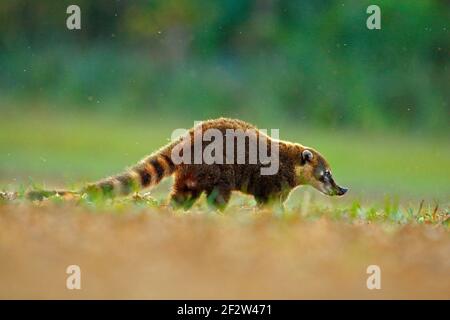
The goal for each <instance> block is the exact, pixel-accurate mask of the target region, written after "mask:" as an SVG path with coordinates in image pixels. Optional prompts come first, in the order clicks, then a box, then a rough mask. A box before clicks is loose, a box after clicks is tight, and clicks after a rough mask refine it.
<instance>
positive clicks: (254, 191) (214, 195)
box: [28, 118, 348, 209]
mask: <svg viewBox="0 0 450 320" xmlns="http://www.w3.org/2000/svg"><path fill="white" fill-rule="evenodd" d="M198 129H201V132H207V130H209V129H214V130H215V131H216V132H220V133H222V134H223V135H224V136H226V135H227V134H228V133H229V130H235V131H239V130H241V131H252V132H254V135H255V137H254V138H256V139H260V140H261V141H263V140H262V139H263V138H264V139H266V140H264V141H266V144H267V147H269V146H271V144H274V143H277V144H278V161H279V163H278V165H279V166H278V171H277V172H276V173H274V174H270V175H263V174H262V173H261V169H262V168H263V167H264V166H265V165H264V164H262V163H261V162H258V161H257V162H256V163H249V162H248V161H247V162H245V163H239V161H231V162H232V163H231V164H229V162H228V161H227V162H223V163H212V164H206V163H195V161H187V163H186V162H182V163H175V162H174V161H173V159H174V158H173V155H174V154H173V151H174V150H175V149H176V148H177V149H179V150H182V151H181V152H180V154H181V155H184V154H183V152H186V150H187V151H192V154H194V153H195V152H194V151H195V150H194V143H193V141H194V139H195V133H196V132H197V131H198ZM186 138H189V139H186ZM244 141H245V148H244V149H243V150H244V151H245V156H246V159H247V160H248V158H250V154H249V150H250V146H249V144H250V139H245V140H244ZM210 143H211V142H208V141H203V140H202V141H201V144H200V146H201V151H204V150H206V148H207V147H208V145H209V144H210ZM223 143H224V144H225V141H223ZM183 144H184V145H183ZM186 144H187V145H186ZM181 146H183V147H185V149H182V148H180V147H181ZM186 147H187V148H186ZM237 147H238V146H235V148H234V153H233V155H232V159H231V160H237V157H238V156H239V155H238V154H237V152H236V151H237ZM222 149H223V152H224V155H225V151H226V147H225V146H223V148H222ZM183 150H184V151H183ZM241 150H242V149H241ZM226 156H227V155H225V157H226ZM228 156H229V155H228ZM188 158H189V159H190V160H193V158H192V155H190V156H189V157H188ZM170 175H173V176H174V184H173V187H172V192H171V195H170V203H171V205H172V206H174V207H181V208H184V209H189V208H190V207H191V206H192V205H193V204H194V202H195V201H196V200H197V199H198V198H199V196H200V195H201V194H202V193H203V192H205V193H206V196H207V200H208V203H209V204H211V205H212V206H213V207H215V208H218V209H223V208H224V207H225V206H226V204H227V203H228V201H229V199H230V196H231V192H232V191H241V192H243V193H246V194H250V195H253V196H254V198H255V200H256V202H257V203H258V204H259V205H264V204H267V203H270V202H272V201H273V202H278V203H283V202H284V200H285V199H286V198H287V196H288V195H289V193H290V191H291V190H292V189H293V188H295V187H296V186H299V185H311V186H313V187H314V188H316V189H317V190H319V191H320V192H322V193H324V194H327V195H330V196H334V195H339V196H341V195H344V194H345V193H346V192H347V190H348V189H347V188H343V187H340V186H339V185H337V184H336V183H335V181H334V180H333V177H332V175H331V171H330V166H329V165H328V162H327V161H326V160H325V158H324V157H323V156H322V155H321V154H320V153H319V152H317V151H316V150H314V149H313V148H309V147H305V146H303V145H301V144H297V143H290V142H286V141H281V140H276V141H275V140H274V139H271V138H270V137H268V136H267V135H265V134H264V133H262V132H261V131H259V130H258V129H257V128H256V127H255V126H253V125H251V124H249V123H247V122H244V121H241V120H237V119H228V118H219V119H214V120H207V121H204V122H201V123H200V124H198V125H197V126H194V127H193V128H192V129H190V130H189V131H188V132H187V134H185V135H184V136H183V137H180V138H179V139H177V140H175V141H174V142H171V143H169V144H168V145H166V146H164V147H163V148H161V149H160V150H158V151H156V152H154V153H153V154H151V155H149V156H147V157H146V158H144V159H143V160H141V161H140V162H139V163H138V164H136V165H135V166H133V167H131V168H129V169H128V170H126V172H124V173H122V174H119V175H115V176H112V177H109V178H106V179H103V180H101V181H98V182H95V183H91V184H88V185H86V186H85V187H84V188H83V189H81V190H80V191H75V192H71V191H31V192H29V193H28V197H29V198H42V197H48V196H50V195H55V194H59V195H63V194H67V193H75V194H88V195H93V196H102V197H114V196H117V195H127V194H130V193H133V192H136V191H137V190H139V189H142V188H146V187H149V186H153V185H156V184H158V183H159V182H160V181H161V180H162V179H163V178H164V177H167V176H170Z"/></svg>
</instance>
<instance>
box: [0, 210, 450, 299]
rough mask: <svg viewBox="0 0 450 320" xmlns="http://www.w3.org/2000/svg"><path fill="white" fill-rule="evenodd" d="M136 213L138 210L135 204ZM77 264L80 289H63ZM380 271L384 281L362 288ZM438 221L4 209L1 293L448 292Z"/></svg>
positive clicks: (447, 256) (446, 242) (443, 232)
mask: <svg viewBox="0 0 450 320" xmlns="http://www.w3.org/2000/svg"><path fill="white" fill-rule="evenodd" d="M130 211H131V212H130ZM72 264H77V265H79V266H80V267H81V272H82V289H81V290H79V291H77V290H68V289H66V277H67V276H68V275H67V274H66V273H65V271H66V268H67V266H68V265H72ZM371 264H376V265H379V266H380V267H381V272H382V277H381V281H382V289H381V290H368V289H367V288H366V279H367V277H368V275H367V274H366V268H367V266H368V265H371ZM449 271H450V234H449V231H448V229H445V228H444V227H442V226H425V225H408V226H394V227H393V226H386V225H382V224H367V223H352V224H350V223H338V222H333V221H331V220H329V219H326V218H321V219H319V220H316V221H309V220H307V219H302V218H290V219H280V218H277V217H274V216H273V215H271V214H270V213H268V212H255V211H254V210H253V209H242V210H241V212H236V213H234V212H228V213H227V214H222V215H219V214H214V213H205V212H203V213H202V212H193V213H189V214H183V213H180V214H173V213H172V212H168V211H165V210H164V209H160V210H158V209H133V210H123V212H121V211H120V210H114V212H113V213H112V212H108V210H104V211H102V212H98V211H94V210H92V211H90V210H88V209H86V208H82V207H77V206H71V205H62V206H57V205H54V204H48V205H43V206H41V207H36V206H32V205H27V204H19V205H8V204H4V205H1V206H0V298H3V299H5V298H6V299H10V298H32V299H36V298H37V299H47V298H57V299H59V298H69V299H72V298H73V299H78V298H87V299H91V298H112V299H118V298H125V299H131V298H133V299H136V298H137V299H141V298H145V299H166V298H174V299H190V298H192V299H197V298H208V299H210V298H223V299H228V298H243V299H244V298H250V299H258V298H263V299H266V298H267V299H301V298H358V299H359V298H361V299H372V298H375V299H378V298H441V299H450V277H449V274H450V272H449Z"/></svg>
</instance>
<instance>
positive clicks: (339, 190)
mask: <svg viewBox="0 0 450 320" xmlns="http://www.w3.org/2000/svg"><path fill="white" fill-rule="evenodd" d="M347 191H348V188H343V187H339V189H338V193H337V194H338V196H343V195H344V194H345V193H346V192H347Z"/></svg>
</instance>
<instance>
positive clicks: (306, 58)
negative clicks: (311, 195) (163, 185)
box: [0, 0, 450, 199]
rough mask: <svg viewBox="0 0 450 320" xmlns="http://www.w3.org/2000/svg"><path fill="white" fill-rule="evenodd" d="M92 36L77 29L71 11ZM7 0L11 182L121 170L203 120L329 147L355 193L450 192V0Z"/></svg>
mask: <svg viewBox="0 0 450 320" xmlns="http://www.w3.org/2000/svg"><path fill="white" fill-rule="evenodd" d="M71 4H77V5H79V6H80V8H81V25H82V29H81V30H68V29H67V28H66V19H67V17H68V14H67V13H66V8H67V6H69V5H71ZM370 4H374V3H373V1H358V0H347V1H346V0H344V1H320V0H316V1H287V0H283V1H271V0H261V1H249V0H227V1H225V0H222V1H193V0H191V1H181V0H162V1H112V0H110V1H106V0H101V1H86V0H78V1H76V2H74V1H50V0H40V1H25V0H15V1H13V0H6V1H2V2H0V117H1V120H0V134H1V137H2V139H0V148H1V149H0V150H1V153H0V186H3V187H4V188H7V189H8V188H16V187H17V186H18V185H20V184H28V183H29V177H32V179H33V181H35V182H38V183H40V182H45V183H47V184H52V183H55V184H60V185H64V184H67V183H69V182H80V181H85V180H94V179H97V178H100V177H102V176H104V175H109V174H112V173H115V172H116V171H119V170H121V169H123V168H124V167H125V166H126V165H129V164H132V163H134V162H136V161H137V160H138V159H140V158H141V157H143V156H144V155H145V154H148V153H150V152H151V151H153V150H154V149H155V148H159V147H160V146H162V145H163V144H165V143H166V142H167V139H168V138H169V137H170V135H171V133H172V130H173V129H175V128H179V127H183V128H188V127H191V126H192V125H193V121H194V120H202V119H206V118H213V117H219V116H226V117H237V118H241V119H243V120H247V121H250V122H252V123H254V124H256V125H257V126H259V127H260V128H280V135H281V138H282V139H287V140H293V141H297V142H300V143H302V144H305V145H309V146H312V147H315V148H316V149H318V150H319V151H321V152H322V153H323V154H324V155H325V156H326V157H327V158H328V159H329V161H330V163H331V164H332V167H333V168H334V174H335V176H336V178H337V180H338V181H339V182H340V183H342V184H343V185H348V186H350V188H351V190H352V192H354V193H355V194H362V195H364V196H370V195H373V194H390V195H392V194H394V195H411V196H415V197H416V196H418V197H432V198H445V199H448V195H449V194H450V193H449V191H450V188H449V183H448V182H449V177H450V151H449V146H450V137H449V134H448V123H449V111H450V108H449V100H450V99H449V98H450V86H449V84H450V70H449V53H450V36H449V28H450V26H449V21H450V4H449V2H448V1H444V0H442V1H439V0H435V1H424V0H408V1H407V0H401V1H381V0H380V1H376V4H377V5H379V6H380V7H381V19H382V22H381V25H382V29H381V30H368V29H367V28H366V19H367V17H368V14H366V8H367V7H368V6H369V5H370Z"/></svg>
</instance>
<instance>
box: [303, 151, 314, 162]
mask: <svg viewBox="0 0 450 320" xmlns="http://www.w3.org/2000/svg"><path fill="white" fill-rule="evenodd" d="M313 158H314V155H313V153H312V152H311V151H310V150H308V149H305V150H303V151H302V163H305V162H309V161H311V160H312V159H313Z"/></svg>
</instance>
